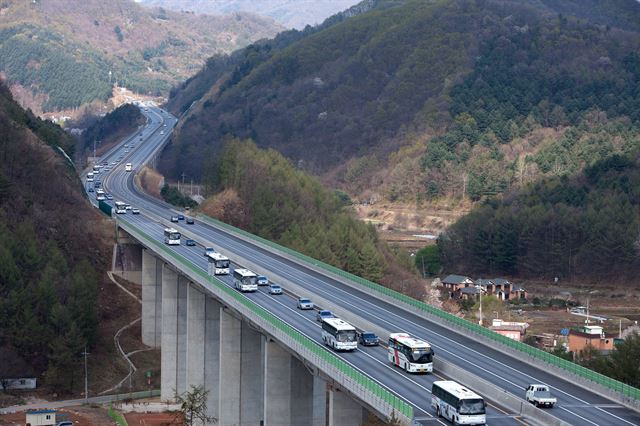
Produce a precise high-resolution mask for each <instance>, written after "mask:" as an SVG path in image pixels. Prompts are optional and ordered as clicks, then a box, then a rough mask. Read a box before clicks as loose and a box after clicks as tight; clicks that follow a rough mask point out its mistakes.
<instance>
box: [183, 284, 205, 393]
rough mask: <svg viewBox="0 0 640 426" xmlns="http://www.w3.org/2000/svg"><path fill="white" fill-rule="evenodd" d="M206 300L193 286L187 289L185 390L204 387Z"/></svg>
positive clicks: (190, 285)
mask: <svg viewBox="0 0 640 426" xmlns="http://www.w3.org/2000/svg"><path fill="white" fill-rule="evenodd" d="M205 315H206V298H205V295H204V293H202V292H201V291H200V290H198V289H197V288H196V287H195V286H194V285H193V284H189V286H188V287H187V367H186V371H187V384H186V388H187V390H190V389H191V386H204V379H205V377H204V375H203V374H202V373H203V372H204V368H205V364H204V359H205V328H206V322H205Z"/></svg>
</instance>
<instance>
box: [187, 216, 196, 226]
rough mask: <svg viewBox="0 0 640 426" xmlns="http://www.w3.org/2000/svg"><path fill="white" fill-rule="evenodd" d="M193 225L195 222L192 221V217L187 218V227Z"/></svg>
mask: <svg viewBox="0 0 640 426" xmlns="http://www.w3.org/2000/svg"><path fill="white" fill-rule="evenodd" d="M194 223H196V222H195V220H193V218H192V217H188V218H187V225H193V224H194Z"/></svg>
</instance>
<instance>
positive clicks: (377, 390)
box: [125, 223, 413, 420]
mask: <svg viewBox="0 0 640 426" xmlns="http://www.w3.org/2000/svg"><path fill="white" fill-rule="evenodd" d="M125 226H126V227H130V228H132V229H133V230H135V231H136V232H137V233H138V234H139V235H141V236H143V237H144V239H145V240H146V242H147V243H148V244H150V245H152V246H154V247H156V248H158V249H159V250H160V251H162V252H163V253H165V254H166V255H168V256H169V257H171V258H173V259H176V260H177V261H178V262H179V263H180V264H181V265H182V266H183V267H184V268H185V269H189V270H190V271H191V272H192V273H193V274H195V275H197V276H199V277H201V278H202V279H203V280H205V281H207V282H208V283H209V284H212V285H215V286H216V287H217V288H218V289H219V290H221V291H222V292H224V293H225V294H226V295H227V296H229V297H231V298H233V299H234V300H236V301H237V302H239V303H240V304H242V305H243V306H245V307H246V308H248V309H250V310H251V311H253V312H254V313H255V314H257V315H258V316H259V317H260V318H262V319H263V320H265V321H266V322H268V323H269V324H270V325H271V326H273V327H275V328H277V329H278V330H280V331H281V332H283V333H284V334H286V335H287V336H288V337H289V338H291V339H292V340H293V341H295V342H296V343H297V344H299V345H300V346H302V347H304V348H305V349H307V350H308V351H310V352H311V353H313V355H315V356H316V357H317V358H319V359H320V360H323V361H324V362H326V363H327V364H329V365H330V366H332V367H334V368H335V369H336V370H337V371H339V372H340V373H342V374H343V375H344V376H345V377H346V378H348V379H349V380H350V381H351V382H352V383H355V384H356V385H358V386H359V387H360V388H363V389H366V390H367V391H368V392H369V393H370V394H372V395H373V396H375V397H377V398H378V399H380V400H381V401H383V402H384V403H386V404H387V405H389V406H390V407H392V408H393V410H394V411H395V412H396V413H398V414H400V415H402V416H404V417H406V418H407V419H409V420H411V419H413V407H412V406H411V405H409V404H408V403H406V402H405V401H404V400H402V399H401V398H399V397H397V396H396V395H394V394H393V393H391V392H390V391H389V390H387V389H385V388H384V387H382V386H381V385H379V384H378V383H376V382H375V381H373V380H372V379H370V378H369V377H368V376H366V375H365V374H363V373H361V372H360V371H358V370H356V369H355V368H353V367H352V366H350V365H349V364H347V363H346V362H344V361H343V360H341V359H340V358H338V357H337V356H335V355H334V354H333V353H331V352H329V351H328V350H327V349H325V348H324V347H323V346H320V345H319V344H317V343H316V342H314V341H313V340H311V339H309V338H308V337H306V336H304V335H303V334H302V333H300V332H299V331H297V330H296V329H294V328H293V327H292V326H291V325H289V324H288V323H286V322H285V321H283V320H281V319H280V318H278V317H277V316H275V315H273V314H272V313H271V312H269V311H267V310H266V309H264V308H263V307H261V306H260V305H258V304H256V303H255V302H253V301H251V300H250V299H248V298H247V297H244V296H243V295H242V294H240V293H238V292H237V291H236V290H234V289H232V288H230V287H229V286H227V285H226V284H224V283H223V282H222V281H220V280H219V279H218V278H216V277H215V276H214V277H212V276H209V275H208V274H207V272H206V271H205V270H203V269H201V268H199V267H197V266H196V265H195V264H194V263H193V262H191V261H190V260H188V259H187V258H185V257H184V256H182V255H180V254H178V253H176V252H175V251H174V250H172V249H170V248H169V247H168V246H166V245H165V244H163V243H161V242H158V241H157V240H155V239H153V238H151V237H150V236H149V235H148V234H147V233H145V232H144V231H142V230H141V229H140V228H138V227H137V226H135V225H132V224H130V223H126V224H125Z"/></svg>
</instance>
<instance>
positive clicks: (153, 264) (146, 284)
mask: <svg viewBox="0 0 640 426" xmlns="http://www.w3.org/2000/svg"><path fill="white" fill-rule="evenodd" d="M161 339H162V261H160V260H158V259H157V258H156V257H155V256H154V255H153V253H151V252H149V251H148V250H146V249H144V250H142V343H144V344H145V345H147V346H151V347H154V348H159V347H160V342H161Z"/></svg>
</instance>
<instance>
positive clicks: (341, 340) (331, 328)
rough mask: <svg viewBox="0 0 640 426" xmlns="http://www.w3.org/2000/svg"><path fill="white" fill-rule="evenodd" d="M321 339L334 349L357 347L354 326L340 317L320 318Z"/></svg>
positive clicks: (345, 349)
mask: <svg viewBox="0 0 640 426" xmlns="http://www.w3.org/2000/svg"><path fill="white" fill-rule="evenodd" d="M322 341H323V342H324V344H325V345H327V346H329V347H332V348H333V349H334V350H336V351H353V350H355V349H357V348H358V339H357V336H356V329H355V327H354V326H352V325H351V324H349V323H348V322H346V321H344V320H341V319H340V318H324V319H323V320H322Z"/></svg>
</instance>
